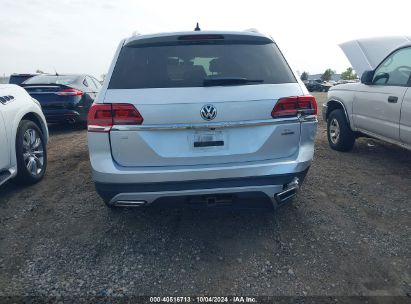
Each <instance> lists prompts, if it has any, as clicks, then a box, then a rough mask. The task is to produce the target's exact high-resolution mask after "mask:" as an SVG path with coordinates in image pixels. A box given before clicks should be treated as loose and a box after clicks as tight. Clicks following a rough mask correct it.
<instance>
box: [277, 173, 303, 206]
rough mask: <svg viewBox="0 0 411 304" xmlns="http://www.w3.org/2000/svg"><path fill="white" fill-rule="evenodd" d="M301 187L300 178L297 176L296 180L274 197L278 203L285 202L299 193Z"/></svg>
mask: <svg viewBox="0 0 411 304" xmlns="http://www.w3.org/2000/svg"><path fill="white" fill-rule="evenodd" d="M299 188H300V180H299V179H298V178H297V177H296V178H294V180H293V181H292V182H290V183H288V184H286V185H285V186H284V190H283V191H281V192H279V193H277V194H276V195H275V196H274V197H275V200H276V201H277V203H278V204H283V203H285V202H287V201H288V200H290V199H291V198H293V197H294V196H296V195H297V193H298V190H299Z"/></svg>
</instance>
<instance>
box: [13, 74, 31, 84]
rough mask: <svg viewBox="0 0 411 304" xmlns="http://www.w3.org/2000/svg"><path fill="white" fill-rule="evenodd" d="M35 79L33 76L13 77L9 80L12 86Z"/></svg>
mask: <svg viewBox="0 0 411 304" xmlns="http://www.w3.org/2000/svg"><path fill="white" fill-rule="evenodd" d="M31 77H33V75H11V76H10V79H9V83H11V84H21V83H23V82H24V81H25V80H27V79H29V78H31Z"/></svg>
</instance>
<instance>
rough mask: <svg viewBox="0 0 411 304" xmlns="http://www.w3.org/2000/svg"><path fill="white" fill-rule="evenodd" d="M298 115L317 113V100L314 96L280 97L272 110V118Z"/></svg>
mask: <svg viewBox="0 0 411 304" xmlns="http://www.w3.org/2000/svg"><path fill="white" fill-rule="evenodd" d="M297 115H317V102H316V100H315V98H314V96H311V95H304V96H291V97H284V98H280V99H279V100H278V101H277V104H276V105H275V106H274V109H273V110H272V111H271V117H272V118H280V117H293V116H297Z"/></svg>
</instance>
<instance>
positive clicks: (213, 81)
mask: <svg viewBox="0 0 411 304" xmlns="http://www.w3.org/2000/svg"><path fill="white" fill-rule="evenodd" d="M262 82H264V80H262V79H247V78H243V77H209V78H205V79H204V81H203V85H204V86H205V87H211V86H224V85H236V84H237V85H239V84H247V83H262Z"/></svg>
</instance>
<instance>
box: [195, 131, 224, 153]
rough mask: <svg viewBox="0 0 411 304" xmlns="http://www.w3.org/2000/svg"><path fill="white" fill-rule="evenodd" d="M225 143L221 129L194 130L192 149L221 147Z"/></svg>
mask: <svg viewBox="0 0 411 304" xmlns="http://www.w3.org/2000/svg"><path fill="white" fill-rule="evenodd" d="M224 145H225V140H224V135H223V132H221V131H213V130H210V131H196V132H195V133H194V135H193V138H192V147H193V148H194V149H196V150H197V149H207V148H223V147H224Z"/></svg>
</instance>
